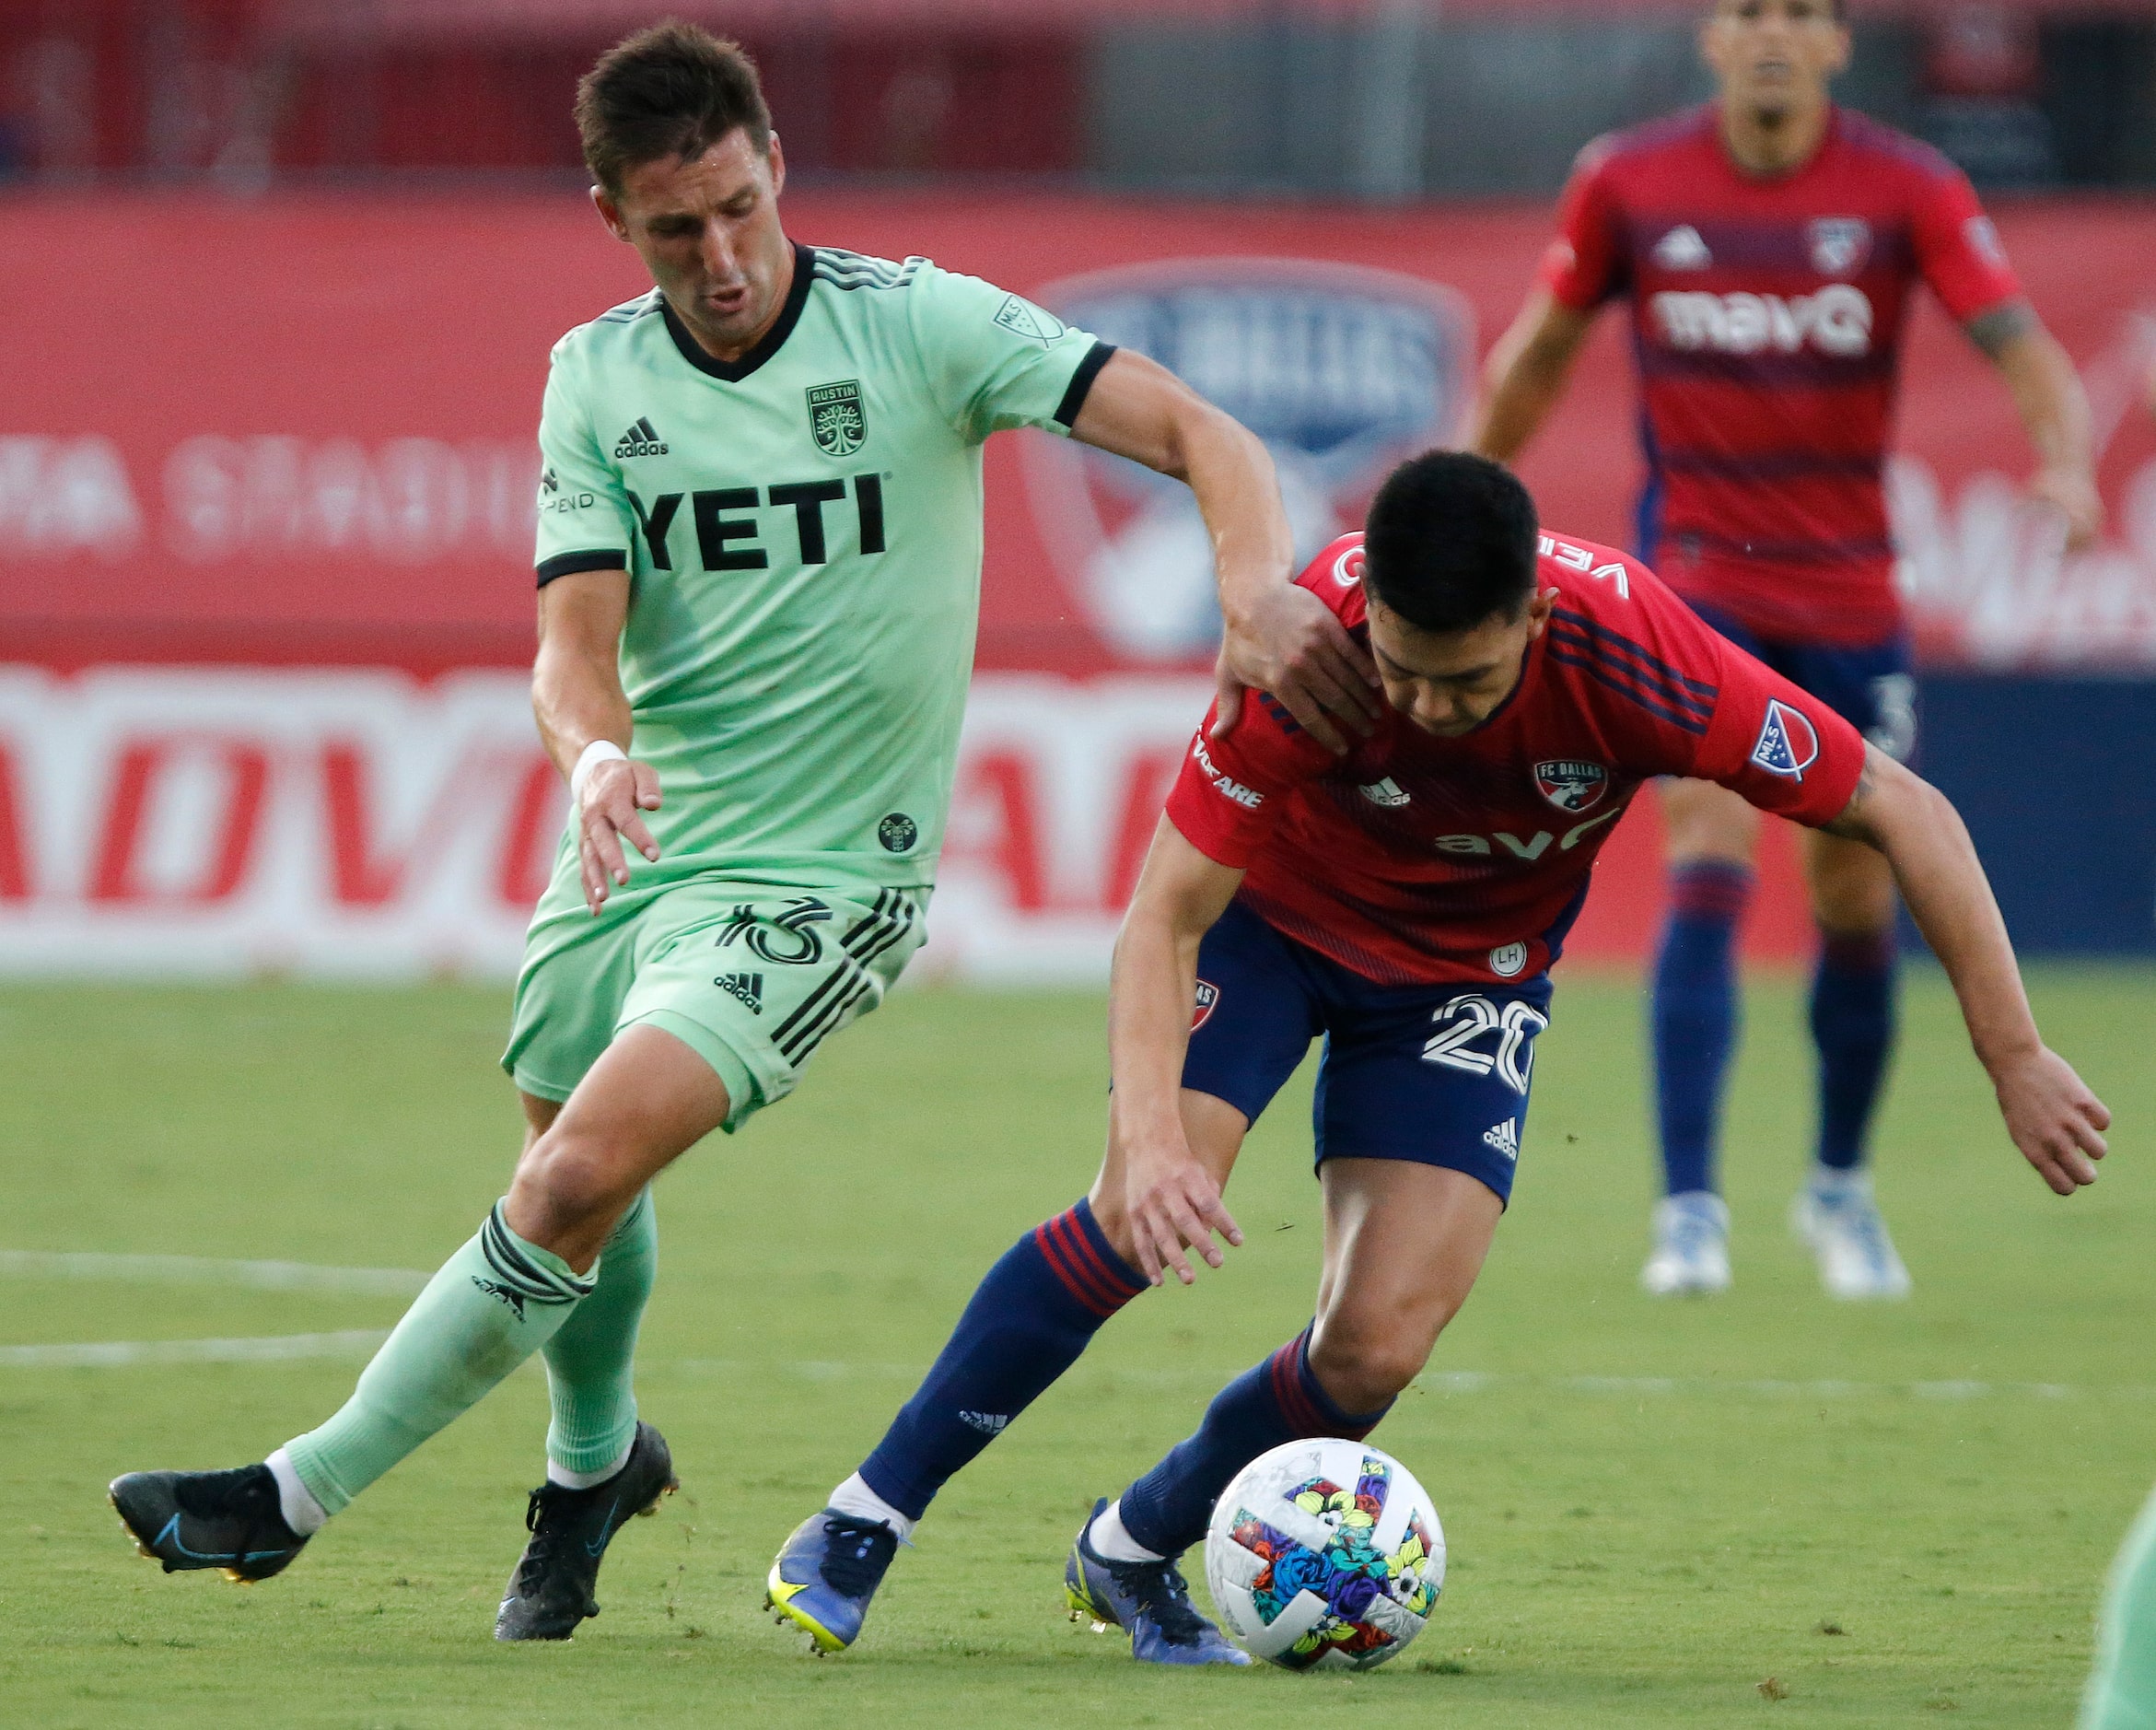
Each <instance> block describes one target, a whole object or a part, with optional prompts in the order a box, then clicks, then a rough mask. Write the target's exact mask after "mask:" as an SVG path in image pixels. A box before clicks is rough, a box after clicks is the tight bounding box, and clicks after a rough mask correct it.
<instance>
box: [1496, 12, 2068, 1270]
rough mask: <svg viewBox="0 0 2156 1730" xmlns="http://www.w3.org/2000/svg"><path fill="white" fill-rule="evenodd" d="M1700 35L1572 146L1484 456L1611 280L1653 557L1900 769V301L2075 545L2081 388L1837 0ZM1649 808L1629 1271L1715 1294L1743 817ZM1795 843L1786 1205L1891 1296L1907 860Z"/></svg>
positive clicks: (1512, 429)
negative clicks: (1805, 1131)
mask: <svg viewBox="0 0 2156 1730" xmlns="http://www.w3.org/2000/svg"><path fill="white" fill-rule="evenodd" d="M1700 44H1701V49H1702V52H1703V53H1704V55H1705V58H1706V60H1707V64H1708V65H1709V66H1710V68H1711V69H1712V70H1713V73H1714V75H1715V77H1716V81H1717V83H1718V85H1719V97H1718V99H1716V100H1715V101H1714V102H1712V103H1710V104H1708V105H1707V107H1705V108H1702V109H1699V110H1696V111H1693V112H1690V113H1685V114H1681V115H1678V116H1675V117H1674V118H1672V119H1668V120H1663V121H1659V122H1655V123H1650V124H1649V125H1645V126H1640V127H1637V128H1636V129H1634V130H1632V131H1630V132H1625V133H1619V134H1614V135H1613V136H1610V137H1606V138H1603V139H1601V140H1598V141H1597V142H1596V143H1594V144H1592V145H1591V146H1588V148H1587V149H1586V151H1585V152H1583V153H1582V155H1581V157H1580V158H1579V167H1578V169H1576V171H1575V172H1574V174H1573V177H1572V181H1571V183H1570V184H1569V185H1568V186H1567V188H1566V191H1565V194H1564V198H1563V201H1562V203H1561V205H1560V206H1559V218H1558V221H1559V229H1560V232H1559V235H1558V237H1557V239H1556V241H1555V243H1554V244H1553V245H1552V246H1551V248H1550V250H1549V252H1548V254H1547V257H1546V258H1545V260H1544V265H1543V270H1542V275H1541V280H1540V282H1539V283H1538V284H1537V286H1536V287H1535V288H1534V290H1533V293H1532V294H1531V295H1530V296H1529V298H1528V301H1527V304H1526V306H1525V307H1524V308H1523V309H1522V310H1521V313H1520V316H1519V318H1518V319H1517V320H1516V321H1514V323H1513V325H1512V327H1511V329H1510V330H1509V332H1508V333H1506V334H1505V336H1504V337H1503V338H1502V339H1501V340H1500V341H1499V342H1498V345H1497V347H1496V348H1495V350H1494V351H1493V352H1492V354H1491V356H1490V361H1489V367H1488V376H1487V385H1488V389H1487V392H1486V400H1485V402H1484V404H1483V406H1482V410H1481V414H1480V416H1479V419H1478V422H1477V424H1476V427H1475V428H1474V435H1473V437H1472V438H1471V440H1470V448H1471V449H1473V450H1477V451H1480V452H1481V453H1482V454H1484V455H1486V456H1490V457H1495V458H1496V459H1498V461H1499V462H1509V461H1510V460H1511V458H1512V457H1513V456H1514V454H1515V453H1516V452H1517V451H1518V450H1520V449H1521V446H1522V445H1524V444H1525V443H1526V442H1527V440H1528V439H1529V438H1531V437H1532V436H1533V433H1534V430H1535V428H1536V427H1538V426H1539V425H1540V424H1541V422H1542V420H1543V419H1544V416H1545V415H1547V414H1548V413H1549V411H1550V408H1551V406H1552V405H1553V404H1554V403H1555V402H1556V398H1557V395H1558V392H1560V390H1561V389H1562V388H1563V384H1564V380H1565V377H1566V374H1567V368H1569V367H1570V365H1571V363H1572V359H1573V357H1574V356H1575V355H1576V354H1577V353H1578V352H1579V345H1580V343H1581V341H1582V340H1583V339H1584V338H1585V337H1586V335H1587V332H1588V328H1589V326H1590V325H1591V322H1592V321H1593V319H1594V316H1595V313H1596V310H1597V309H1599V308H1600V307H1601V306H1602V305H1603V303H1605V302H1607V301H1610V300H1613V299H1618V298H1623V299H1626V300H1627V301H1628V302H1629V303H1630V309H1629V310H1630V320H1631V326H1632V340H1633V352H1634V355H1635V357H1636V358H1637V367H1638V373H1639V385H1640V395H1641V399H1642V414H1641V417H1640V428H1641V438H1642V441H1643V443H1644V446H1645V455H1646V459H1647V471H1648V478H1647V487H1646V491H1645V493H1644V495H1643V497H1641V499H1640V505H1639V522H1638V530H1637V551H1638V553H1639V555H1640V557H1642V558H1643V559H1645V560H1647V561H1648V562H1649V564H1651V565H1652V566H1653V567H1655V569H1656V570H1657V571H1659V572H1660V573H1661V576H1662V578H1663V579H1664V580H1665V581H1666V582H1668V584H1669V585H1670V587H1671V588H1672V589H1674V590H1676V591H1677V593H1679V594H1680V595H1682V596H1684V599H1685V600H1686V601H1688V602H1691V603H1692V605H1693V606H1694V607H1695V608H1696V610H1697V611H1698V612H1699V613H1700V614H1701V615H1702V616H1703V617H1705V618H1706V619H1707V621H1708V622H1709V623H1710V624H1712V625H1714V626H1715V627H1716V629H1718V630H1719V631H1720V632H1721V633H1722V634H1723V635H1724V636H1726V637H1730V638H1731V640H1733V641H1735V642H1737V643H1738V644H1740V645H1742V647H1743V648H1745V649H1749V650H1750V651H1751V652H1752V653H1753V654H1754V655H1755V656H1757V657H1758V658H1759V659H1760V660H1764V661H1765V662H1766V664H1767V665H1768V666H1770V667H1772V668H1773V669H1775V671H1776V672H1780V673H1782V674H1783V675H1785V676H1786V677H1788V678H1789V679H1790V680H1791V681H1793V682H1794V683H1795V684H1797V685H1799V686H1800V687H1801V688H1802V689H1803V690H1805V691H1806V692H1808V693H1810V694H1811V695H1812V696H1815V697H1817V698H1819V699H1820V700H1821V701H1823V702H1824V704H1825V705H1826V706H1827V707H1829V708H1830V709H1832V710H1834V711H1835V712H1836V713H1837V714H1839V715H1840V716H1842V717H1843V718H1844V719H1847V720H1848V721H1849V722H1851V723H1852V724H1853V725H1854V726H1855V727H1856V728H1857V730H1858V731H1859V732H1861V733H1863V734H1864V735H1865V737H1866V738H1868V739H1869V740H1870V741H1871V742H1872V743H1874V744H1876V745H1878V746H1879V747H1880V748H1881V749H1882V751H1884V752H1885V753H1887V754H1889V755H1890V756H1893V757H1895V758H1897V759H1902V760H1906V759H1907V758H1908V756H1909V754H1910V752H1911V750H1912V748H1913V746H1914V744H1915V742H1916V731H1917V713H1916V705H1915V684H1914V683H1913V681H1912V679H1911V677H1910V673H1909V657H1908V648H1907V644H1906V640H1905V635H1904V631H1903V626H1902V615H1901V607H1900V602H1899V600H1898V598H1897V596H1896V594H1895V590H1894V548H1893V544H1892V542H1891V538H1890V535H1889V532H1888V524H1887V516H1886V506H1885V500H1884V497H1883V495H1882V488H1881V470H1882V463H1883V461H1884V458H1885V454H1886V441H1887V430H1888V426H1889V423H1890V421H1891V418H1892V415H1893V407H1894V389H1895V380H1896V372H1897V368H1898V367H1899V364H1900V352H1901V340H1902V332H1903V327H1904V322H1905V318H1906V316H1907V312H1908V308H1909V299H1910V296H1911V292H1912V291H1913V290H1914V289H1915V287H1916V286H1917V283H1918V282H1919V281H1922V282H1923V283H1925V284H1927V285H1929V287H1930V288H1931V290H1932V292H1933V293H1934V294H1935V295H1936V296H1937V297H1938V298H1939V299H1940V302H1941V304H1942V305H1943V306H1944V307H1945V309H1946V310H1947V312H1948V313H1949V314H1950V315H1951V316H1952V318H1954V319H1955V320H1956V321H1958V322H1959V323H1960V324H1961V325H1962V327H1963V329H1964V331H1966V332H1967V333H1968V335H1969V337H1970V339H1971V340H1972V341H1973V342H1974V343H1975V345H1977V347H1979V348H1980V349H1981V350H1983V352H1984V353H1985V354H1986V355H1987V356H1988V357H1990V358H1991V360H1992V361H1993V362H1994V363H1995V364H1996V365H1997V367H1998V368H1999V372H2000V374H2001V376H2002V377H2003V378H2004V379H2005V380H2006V383H2007V386H2008V388H2009V389H2010V392H2012V395H2013V400H2014V403H2015V405H2016V406H2017V407H2018V408H2019V410H2020V411H2021V415H2022V420H2023V422H2024V423H2025V424H2026V426H2027V428H2028V432H2029V437H2030V440H2031V442H2032V443H2033V444H2034V447H2035V450H2036V455H2037V462H2038V466H2037V470H2036V473H2035V475H2034V479H2033V480H2032V481H2031V483H2030V492H2031V495H2032V496H2033V497H2034V498H2036V499H2038V500H2041V501H2044V502H2045V504H2046V505H2048V506H2049V507H2052V508H2056V509H2057V511H2058V513H2059V514H2060V515H2061V517H2062V518H2063V520H2064V526H2065V528H2066V531H2067V532H2068V534H2069V537H2070V538H2072V539H2074V540H2077V541H2078V540H2080V539H2084V538H2086V537H2087V536H2089V535H2090V534H2092V533H2093V532H2094V531H2095V529H2096V527H2097V526H2098V523H2099V520H2100V518H2101V514H2102V509H2101V506H2100V505H2099V503H2098V500H2097V497H2096V488H2095V483H2094V479H2093V475H2092V457H2091V450H2090V438H2089V416H2088V406H2087V403H2086V402H2085V401H2084V399H2083V397H2082V393H2081V390H2080V381H2079V380H2078V378H2077V376H2076V374H2075V372H2074V369H2073V366H2072V364H2071V362H2070V361H2069V359H2068V358H2067V357H2066V354H2065V352H2064V351H2063V350H2062V349H2061V348H2060V347H2059V345H2057V343H2056V342H2055V341H2054V340H2053V339H2052V338H2051V336H2050V335H2049V333H2046V332H2045V329H2044V327H2043V326H2042V325H2041V324H2040V323H2039V322H2038V321H2037V319H2036V316H2035V314H2034V311H2032V310H2031V309H2030V306H2029V303H2028V301H2027V300H2026V299H2024V298H2022V292H2021V289H2020V286H2018V284H2017V283H2016V282H2015V279H2014V275H2013V271H2012V269H2011V267H2010V265H2009V263H2008V262H2007V258H2006V254H2005V252H2004V251H2002V250H2001V248H2000V246H1999V237H1998V235H1997V233H1996V232H1995V231H1994V229H1993V228H1992V226H1991V224H1990V223H1989V222H1988V221H1987V219H1986V218H1985V216H1984V214H1983V211H1982V210H1981V208H1980V207H1979V206H1978V205H1977V203H1976V197H1975V193H1973V192H1972V191H1971V190H1970V187H1969V184H1968V181H1966V180H1965V179H1964V177H1963V176H1962V175H1961V174H1960V173H1959V172H1958V171H1957V170H1956V169H1954V168H1953V167H1952V165H1951V164H1949V163H1948V162H1947V161H1946V160H1945V159H1944V158H1942V157H1940V155H1939V154H1938V153H1937V152H1935V151H1933V150H1930V149H1929V148H1927V147H1926V146H1922V145H1920V144H1917V142H1915V141H1914V140H1912V139H1909V138H1905V137H1904V136H1902V135H1901V134H1897V133H1894V132H1892V131H1890V130H1888V129H1887V128H1886V127H1884V126H1881V125H1878V124H1876V123H1872V122H1870V121H1868V120H1865V119H1863V118H1862V117H1860V116H1859V115H1856V114H1852V113H1848V112H1847V111H1844V110H1841V109H1839V108H1836V106H1835V104H1834V103H1833V101H1832V100H1831V99H1830V97H1829V95H1828V89H1827V85H1828V80H1829V79H1830V78H1832V77H1833V76H1834V75H1835V74H1836V73H1838V72H1839V71H1841V70H1842V68H1843V67H1844V66H1845V65H1846V64H1847V62H1848V56H1849V36H1848V31H1847V29H1846V27H1845V25H1844V23H1843V20H1842V17H1841V13H1840V9H1839V6H1838V4H1836V0H1720V4H1719V6H1717V7H1716V9H1715V11H1714V13H1713V14H1712V16H1711V17H1710V18H1708V19H1707V22H1706V23H1705V24H1704V26H1703V27H1702V29H1701V35H1700ZM1662 816H1663V821H1664V824H1665V826H1666V828H1667V831H1668V849H1669V859H1670V866H1671V914H1670V920H1669V924H1668V927H1667V929H1666V930H1665V931H1664V933H1663V936H1662V940H1661V946H1660V951H1659V954H1658V957H1657V963H1656V970H1655V983H1654V1007H1653V1017H1652V1020H1653V1032H1654V1050H1655V1074H1656V1081H1657V1089H1656V1092H1657V1100H1658V1106H1659V1116H1660V1123H1661V1146H1662V1162H1663V1168H1664V1169H1663V1175H1664V1180H1665V1198H1664V1199H1663V1200H1662V1202H1661V1204H1660V1205H1659V1207H1658V1208H1657V1210H1656V1214H1655V1238H1656V1244H1655V1249H1654V1252H1653V1254H1652V1256H1651V1257H1650V1258H1649V1262H1648V1264H1647V1267H1646V1268H1645V1270H1644V1271H1643V1273H1642V1275H1641V1280H1642V1283H1644V1284H1645V1285H1646V1286H1647V1287H1648V1289H1649V1291H1652V1292H1661V1293H1668V1292H1699V1291H1719V1290H1720V1289H1721V1288H1723V1287H1724V1286H1726V1285H1728V1283H1729V1280H1730V1268H1729V1253H1728V1225H1729V1214H1728V1210H1727V1209H1726V1208H1725V1207H1724V1205H1723V1203H1722V1200H1721V1198H1720V1197H1719V1194H1718V1193H1717V1186H1716V1173H1715V1165H1716V1155H1717V1144H1718V1141H1719V1123H1720V1115H1721V1099H1722V1083H1723V1079H1724V1076H1725V1074H1726V1072H1727V1069H1728V1064H1729V1058H1730V1055H1731V1047H1732V1046H1733V1044H1734V1041H1735V1036H1736V1030H1737V994H1736V985H1735V978H1734V974H1733V969H1732V964H1731V949H1732V943H1733V938H1734V935H1735V932H1736V929H1737V927H1738V924H1739V922H1740V920H1741V918H1742V913H1743V910H1744V906H1745V902H1746V899H1747V897H1748V895H1749V894H1750V892H1751V888H1752V883H1753V870H1752V860H1753V854H1754V847H1755V845H1756V842H1757V837H1758V832H1759V820H1758V818H1757V817H1756V816H1755V815H1754V812H1753V811H1752V810H1751V809H1750V808H1749V807H1748V806H1747V805H1746V804H1745V803H1744V801H1742V799H1740V798H1738V797H1737V796H1736V795H1735V794H1734V793H1732V792H1731V790H1730V789H1727V788H1723V787H1718V786H1715V785H1714V784H1713V783H1712V782H1711V781H1707V780H1703V779H1693V780H1683V781H1672V782H1670V783H1668V784H1667V785H1666V786H1665V788H1664V789H1663V795H1662ZM1804 863H1805V870H1806V876H1807V878H1808V880H1809V884H1810V891H1811V900H1812V912H1813V915H1814V918H1816V920H1817V923H1818V926H1819V929H1820V947H1819V956H1818V963H1817V967H1816V971H1815V973H1814V975H1813V980H1812V997H1811V1017H1810V1019H1811V1024H1812V1035H1813V1038H1814V1041H1815V1042H1816V1044H1817V1046H1818V1052H1819V1121H1818V1140H1817V1143H1816V1160H1815V1163H1814V1164H1813V1166H1812V1173H1811V1176H1810V1178H1809V1181H1808V1182H1807V1183H1806V1184H1805V1186H1804V1187H1803V1188H1802V1189H1801V1192H1800V1193H1799V1195H1798V1198H1797V1201H1796V1206H1795V1209H1794V1210H1793V1212H1792V1216H1791V1222H1792V1224H1793V1225H1794V1226H1795V1228H1796V1229H1797V1231H1798V1232H1799V1233H1800V1235H1801V1236H1802V1237H1803V1238H1805V1239H1806V1240H1807V1241H1808V1242H1810V1244H1811V1245H1812V1248H1813V1249H1814V1251H1815V1252H1816V1253H1817V1255H1818V1257H1819V1264H1820V1272H1821V1276H1822V1278H1823V1280H1824V1282H1825V1285H1826V1287H1827V1289H1828V1291H1830V1292H1833V1293H1834V1294H1835V1295H1836V1296H1838V1297H1850V1298H1861V1297H1898V1296H1901V1295H1903V1294H1904V1293H1905V1292H1907V1290H1908V1285H1909V1280H1908V1273H1907V1270H1906V1268H1905V1267H1904V1266H1903V1264H1902V1261H1901V1258H1900V1257H1899V1256H1898V1255H1897V1254H1896V1253H1895V1251H1894V1244H1893V1240H1892V1239H1891V1237H1889V1235H1888V1234H1887V1231H1886V1227H1885V1224H1884V1222H1883V1221H1882V1219H1881V1218H1880V1215H1879V1211H1878V1208H1877V1206H1876V1204H1875V1203H1874V1202H1873V1200H1872V1196H1871V1186H1870V1176H1869V1174H1868V1172H1867V1170H1866V1145H1865V1143H1866V1138H1867V1134H1868V1130H1869V1128H1870V1119H1871V1116H1872V1109H1873V1106H1874V1105H1875V1103H1876V1101H1877V1099H1878V1096H1879V1093H1880V1089H1881V1084H1882V1081H1883V1080H1884V1077H1885V1073H1886V1068H1887V1059H1888V1056H1889V1052H1890V1049H1891V1046H1892V1044H1893V1036H1894V883H1893V879H1892V876H1891V873H1890V872H1889V871H1888V870H1887V867H1886V863H1885V861H1884V860H1883V859H1882V858H1881V857H1880V855H1879V854H1878V853H1876V852H1874V851H1873V850H1871V849H1870V848H1869V847H1863V846H1861V845H1859V844H1858V843H1856V842H1853V841H1850V840H1849V839H1847V837H1845V836H1836V835H1834V834H1832V833H1829V832H1825V831H1818V832H1814V833H1813V834H1812V835H1810V836H1806V837H1805V850H1804Z"/></svg>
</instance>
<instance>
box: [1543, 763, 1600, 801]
mask: <svg viewBox="0 0 2156 1730" xmlns="http://www.w3.org/2000/svg"><path fill="white" fill-rule="evenodd" d="M1534 784H1535V786H1536V787H1537V788H1539V789H1542V796H1543V797H1544V799H1546V800H1548V801H1550V803H1551V804H1553V805H1555V806H1556V808H1557V809H1558V810H1559V811H1565V812H1582V811H1591V810H1593V809H1594V807H1595V806H1597V805H1599V804H1601V803H1602V795H1603V794H1604V793H1606V792H1608V791H1609V790H1610V772H1609V770H1607V769H1606V768H1604V767H1603V766H1602V765H1601V764H1599V763H1589V762H1586V761H1584V760H1582V759H1579V758H1574V757H1554V758H1552V759H1551V760H1550V761H1549V762H1547V763H1538V764H1536V765H1535V766H1534Z"/></svg>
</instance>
